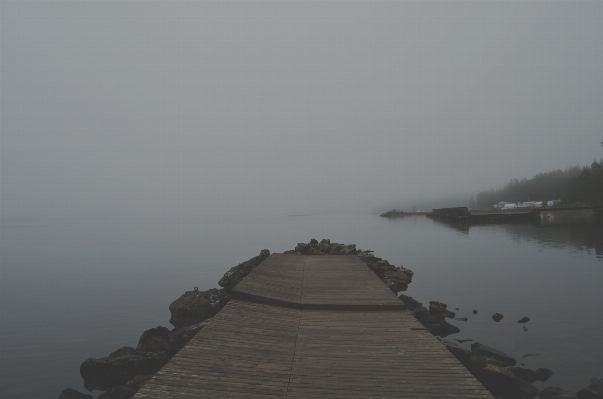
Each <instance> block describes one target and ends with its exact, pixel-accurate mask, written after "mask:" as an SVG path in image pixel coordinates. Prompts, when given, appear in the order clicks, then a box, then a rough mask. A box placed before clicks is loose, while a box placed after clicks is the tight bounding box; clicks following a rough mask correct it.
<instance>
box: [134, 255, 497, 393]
mask: <svg viewBox="0 0 603 399" xmlns="http://www.w3.org/2000/svg"><path fill="white" fill-rule="evenodd" d="M233 297H234V298H233V299H232V300H231V301H230V302H229V303H228V304H227V305H226V306H225V307H224V308H223V309H222V310H221V311H220V312H219V313H218V314H217V315H216V316H214V318H213V319H212V320H211V321H210V322H209V323H208V325H207V326H206V327H205V328H204V329H202V330H201V331H200V332H199V333H198V334H197V335H196V336H195V337H194V338H193V339H192V340H191V341H190V342H189V343H188V344H187V345H186V346H185V347H184V348H183V349H182V350H180V352H178V354H176V355H175V356H174V357H173V358H172V359H171V360H170V361H169V362H168V363H167V364H166V365H165V366H164V367H163V368H162V369H161V370H160V371H159V372H158V373H157V374H156V375H155V376H154V377H153V378H152V379H151V380H150V381H149V382H148V383H147V384H145V385H144V386H143V387H142V388H141V389H140V390H139V391H138V393H137V394H136V395H135V396H134V398H138V399H142V398H146V399H155V398H156V399H160V398H161V399H163V398H215V399H218V398H251V399H253V398H258V399H259V398H352V399H354V398H484V399H485V398H488V399H492V396H491V395H490V394H489V393H488V391H487V390H486V389H485V388H484V387H483V386H482V385H481V384H480V383H479V382H478V381H477V380H476V379H475V378H474V377H473V376H472V375H471V374H470V373H469V371H467V369H466V368H465V367H463V366H462V365H461V364H460V363H459V361H458V360H457V359H456V358H455V357H454V356H452V354H450V352H448V350H446V348H445V347H444V346H443V345H442V344H441V343H440V342H439V341H438V340H437V339H436V338H435V337H433V336H432V335H431V334H430V333H429V332H427V331H425V329H424V328H423V327H422V326H421V324H420V323H419V322H418V321H417V320H416V319H415V318H414V317H413V316H412V314H411V313H410V312H409V311H407V310H406V309H405V308H404V305H403V304H402V302H401V301H400V300H399V299H398V298H397V297H396V295H395V294H394V293H393V292H391V291H390V290H389V289H388V288H387V287H386V286H385V284H383V282H381V280H380V279H379V278H378V277H377V276H376V275H375V274H374V273H373V272H372V271H371V270H370V269H369V268H368V267H367V266H366V265H365V264H364V263H363V262H361V261H360V260H359V259H358V257H356V256H300V255H284V254H272V255H271V256H270V257H269V258H267V259H266V260H264V262H262V263H261V264H260V265H259V266H258V267H256V268H255V269H254V270H253V271H252V272H251V273H250V274H249V275H248V276H247V277H245V279H244V280H243V281H242V282H241V283H239V284H238V285H237V286H236V287H235V290H233Z"/></svg>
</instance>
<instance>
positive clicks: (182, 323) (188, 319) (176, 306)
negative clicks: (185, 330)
mask: <svg viewBox="0 0 603 399" xmlns="http://www.w3.org/2000/svg"><path fill="white" fill-rule="evenodd" d="M229 300H230V294H229V293H228V292H227V291H226V290H218V289H216V288H212V289H210V290H207V291H186V292H185V293H184V294H183V295H182V296H181V297H180V298H178V299H176V300H175V301H174V302H172V303H171V304H170V312H171V313H172V317H171V318H170V323H171V324H172V325H174V327H186V326H190V325H193V324H197V323H199V322H202V321H203V320H206V319H209V318H210V317H213V316H215V315H216V313H218V311H220V309H222V308H223V307H224V305H226V304H227V303H228V301H229Z"/></svg>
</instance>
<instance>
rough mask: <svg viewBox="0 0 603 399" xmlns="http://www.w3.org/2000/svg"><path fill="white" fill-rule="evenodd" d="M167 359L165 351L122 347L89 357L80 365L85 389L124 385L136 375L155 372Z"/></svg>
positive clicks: (106, 388)
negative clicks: (96, 356) (101, 355)
mask: <svg viewBox="0 0 603 399" xmlns="http://www.w3.org/2000/svg"><path fill="white" fill-rule="evenodd" d="M168 360H169V355H168V354H167V353H166V352H159V353H153V352H140V351H138V350H136V349H134V348H130V347H127V346H125V347H123V348H120V349H118V350H116V351H115V352H113V353H111V354H110V355H109V356H107V357H103V358H101V359H94V358H89V359H87V360H86V361H85V362H84V363H82V365H81V366H80V374H81V375H82V378H83V379H84V386H85V387H86V389H87V390H89V391H92V390H94V389H100V390H108V389H111V388H113V387H114V386H118V385H125V384H126V383H127V382H128V381H130V380H131V379H132V378H134V377H136V376H137V375H144V374H155V373H156V372H157V371H159V369H160V368H161V367H163V365H164V364H166V363H167V361H168Z"/></svg>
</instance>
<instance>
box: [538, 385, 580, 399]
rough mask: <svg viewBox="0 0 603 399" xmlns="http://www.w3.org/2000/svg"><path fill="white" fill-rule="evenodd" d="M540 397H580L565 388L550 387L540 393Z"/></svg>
mask: <svg viewBox="0 0 603 399" xmlns="http://www.w3.org/2000/svg"><path fill="white" fill-rule="evenodd" d="M538 397H539V398H540V399H579V398H578V396H576V395H574V394H573V393H571V392H568V391H566V390H565V389H561V388H556V387H548V388H544V389H543V390H542V391H540V392H539V393H538Z"/></svg>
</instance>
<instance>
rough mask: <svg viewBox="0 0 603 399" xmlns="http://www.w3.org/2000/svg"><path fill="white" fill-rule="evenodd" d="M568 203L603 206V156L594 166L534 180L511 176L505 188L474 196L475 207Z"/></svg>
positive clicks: (570, 169) (546, 174)
mask: <svg viewBox="0 0 603 399" xmlns="http://www.w3.org/2000/svg"><path fill="white" fill-rule="evenodd" d="M559 199H560V200H561V201H562V203H564V204H570V203H575V202H581V203H584V204H587V205H593V206H602V205H603V159H602V160H600V161H599V162H597V161H593V163H592V164H591V165H590V167H584V168H580V167H579V166H574V167H571V168H567V169H566V170H560V169H559V170H554V171H551V172H547V173H539V174H537V175H536V176H534V177H532V178H531V179H525V178H524V179H521V180H518V179H517V178H515V179H511V180H510V181H509V182H508V183H507V184H505V186H504V187H503V188H502V189H499V190H495V189H490V190H489V191H482V192H480V193H478V194H477V197H476V198H472V199H471V201H470V202H471V203H470V206H471V207H472V208H478V209H487V208H490V207H492V205H494V204H497V203H499V202H501V201H506V202H524V201H550V200H559Z"/></svg>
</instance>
